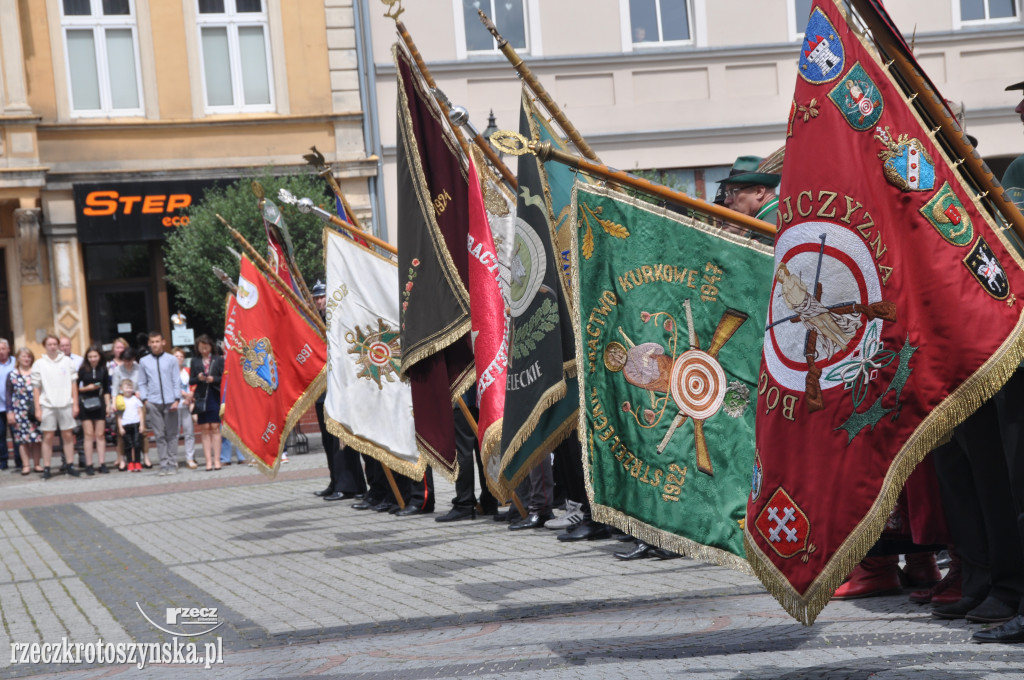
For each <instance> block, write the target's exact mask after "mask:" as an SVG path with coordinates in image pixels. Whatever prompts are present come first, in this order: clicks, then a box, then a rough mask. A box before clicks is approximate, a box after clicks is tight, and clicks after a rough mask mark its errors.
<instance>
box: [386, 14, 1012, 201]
mask: <svg viewBox="0 0 1024 680" xmlns="http://www.w3.org/2000/svg"><path fill="white" fill-rule="evenodd" d="M885 4H886V7H887V9H888V11H889V12H890V14H891V15H892V17H893V19H894V20H895V21H896V23H897V25H898V26H900V27H901V29H902V30H904V31H905V32H906V34H907V36H906V37H907V39H908V41H910V40H913V44H914V48H915V54H916V55H917V58H918V60H919V61H920V62H921V64H922V65H923V66H924V68H925V69H926V71H927V72H928V74H929V75H930V76H931V78H932V80H933V81H934V82H935V83H936V85H937V86H938V88H939V89H940V90H941V91H942V93H943V94H944V95H945V96H946V97H948V98H949V99H951V100H954V101H956V102H962V103H963V105H964V109H965V111H966V127H967V130H968V131H969V132H970V134H972V135H973V136H975V137H977V138H978V140H979V144H978V149H979V151H980V153H982V154H983V155H985V156H986V159H987V160H988V161H989V165H990V166H991V167H992V168H993V169H994V170H996V171H997V174H1001V168H1002V167H1005V164H1006V163H1007V162H1008V160H1009V159H1011V158H1013V157H1015V156H1016V155H1019V154H1021V153H1024V134H1022V128H1021V122H1020V120H1019V118H1018V117H1017V116H1016V115H1015V114H1014V113H1013V108H1014V106H1015V105H1016V103H1017V101H1019V95H1018V93H1010V92H1004V88H1005V86H1006V85H1008V84H1010V83H1013V82H1017V81H1019V80H1021V79H1024V22H1022V19H1021V2H1020V0H888V1H887V2H886V3H885ZM810 6H811V0H714V1H713V2H712V0H559V1H558V2H541V0H435V1H432V2H420V1H417V0H406V2H405V12H404V14H402V16H401V18H402V20H403V22H404V23H405V25H406V27H407V28H408V29H409V32H410V34H411V35H412V37H413V39H414V40H415V41H416V44H417V47H418V48H419V51H420V53H421V54H422V55H423V58H424V59H425V61H426V63H427V65H428V67H429V69H430V71H431V73H432V75H433V78H434V79H435V80H436V81H437V84H438V86H439V87H440V88H441V89H442V90H443V91H444V92H445V93H446V94H447V95H448V97H449V99H450V100H451V101H452V102H453V103H454V104H460V105H462V106H465V107H466V108H467V109H468V110H469V113H470V118H471V120H472V121H473V122H474V125H475V126H476V127H477V128H478V129H481V130H482V129H483V128H484V127H485V126H486V125H487V117H488V113H489V111H491V110H492V109H493V111H494V113H495V115H496V117H497V124H498V127H499V128H505V129H515V128H516V127H517V125H518V120H519V92H520V82H519V80H518V79H517V77H516V75H515V72H514V71H513V70H512V68H511V67H510V66H509V64H508V61H507V60H506V59H505V58H504V57H503V56H502V55H501V54H500V52H498V50H497V47H496V45H495V43H494V41H493V40H492V39H491V37H490V35H489V34H488V33H487V32H486V31H485V30H483V28H482V26H481V24H480V22H479V20H478V19H477V14H476V9H477V8H478V7H479V8H480V9H483V10H484V11H485V12H487V14H488V15H489V16H490V17H491V18H492V19H494V21H495V23H496V25H497V27H498V30H499V31H501V32H502V34H503V35H504V36H505V37H506V38H507V39H508V40H509V42H510V43H511V44H512V45H513V46H514V47H515V48H516V49H517V51H518V52H519V54H520V55H521V56H522V57H523V59H524V61H525V62H526V63H527V65H528V66H529V67H530V68H531V70H532V71H533V72H534V74H535V75H536V76H537V77H538V78H539V80H540V81H541V83H542V84H543V85H544V87H545V88H546V89H547V90H548V92H549V93H550V94H551V96H552V98H553V99H554V100H555V102H556V103H557V104H558V105H559V106H560V107H561V108H562V109H563V111H564V112H565V114H566V115H567V116H568V118H569V119H570V120H571V121H572V122H573V124H574V125H575V126H576V128H577V129H579V131H580V132H581V133H582V135H583V136H584V137H585V138H586V140H587V142H588V143H589V144H590V146H591V147H593V148H594V150H595V151H596V152H597V154H598V155H599V156H600V158H601V160H602V161H603V162H604V163H606V164H608V165H611V166H614V167H617V168H620V169H623V170H629V171H632V170H637V169H644V170H649V169H657V170H659V171H661V174H662V177H663V178H664V179H665V181H666V182H667V183H670V184H673V185H675V186H676V187H678V188H680V189H682V190H683V191H686V192H687V193H689V194H691V195H695V196H698V197H701V198H706V197H709V196H710V197H713V196H714V191H715V187H716V184H715V182H716V181H717V180H718V179H720V178H721V177H722V176H724V175H725V174H726V173H727V172H728V169H729V167H730V166H731V165H732V162H733V161H734V160H735V158H736V157H737V156H740V155H746V154H755V155H760V156H766V155H768V154H770V153H771V152H772V151H774V150H775V149H778V148H779V147H781V146H782V145H783V144H784V143H785V135H786V125H787V120H788V118H789V113H790V107H791V105H792V98H793V88H794V84H795V82H796V78H797V73H796V68H797V60H798V56H799V52H798V51H799V50H800V49H801V44H802V41H803V37H804V36H803V28H804V24H805V23H806V17H807V15H808V13H809V8H810ZM378 9H379V11H376V12H374V13H373V14H372V16H371V17H370V19H371V21H372V26H373V40H374V46H373V47H374V61H375V62H376V64H375V75H376V78H377V81H378V83H379V84H380V85H379V88H378V89H379V99H380V102H381V114H380V117H381V120H382V121H383V124H382V127H383V130H382V139H383V154H384V161H385V171H384V177H385V180H384V184H385V186H386V187H387V203H388V206H389V212H390V214H394V206H395V194H394V191H395V190H394V186H395V182H394V177H395V129H394V122H393V121H394V116H393V115H392V113H391V111H393V110H394V101H395V85H394V82H395V77H394V66H393V62H392V59H391V54H390V45H391V44H392V43H393V42H394V41H395V40H396V35H395V30H394V25H393V22H392V21H391V20H390V19H388V18H385V17H384V16H382V15H383V13H384V10H385V9H386V8H384V7H380V8H378ZM513 163H514V161H513Z"/></svg>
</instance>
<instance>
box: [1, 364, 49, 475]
mask: <svg viewBox="0 0 1024 680" xmlns="http://www.w3.org/2000/svg"><path fill="white" fill-rule="evenodd" d="M14 356H15V359H16V361H17V363H16V365H15V367H14V370H13V371H11V374H10V375H9V376H7V386H6V389H7V405H8V406H7V422H8V423H9V424H10V426H11V431H12V432H13V433H14V444H15V446H19V447H21V449H20V451H21V463H22V468H21V474H23V475H27V474H29V473H30V472H32V471H33V470H35V471H36V472H42V471H43V468H41V467H40V466H39V457H40V456H41V455H42V452H43V450H42V446H43V437H42V435H41V434H40V433H39V427H38V423H36V421H35V403H34V402H33V399H32V364H33V362H35V360H36V356H35V355H34V354H33V353H32V350H30V349H29V348H28V347H22V348H20V349H19V350H18V351H17V352H15V354H14Z"/></svg>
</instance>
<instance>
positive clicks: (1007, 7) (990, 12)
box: [960, 0, 1018, 24]
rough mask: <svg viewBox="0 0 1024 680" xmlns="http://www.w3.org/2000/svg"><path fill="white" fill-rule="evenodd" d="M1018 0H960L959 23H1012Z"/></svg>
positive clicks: (1015, 15) (1016, 13)
mask: <svg viewBox="0 0 1024 680" xmlns="http://www.w3.org/2000/svg"><path fill="white" fill-rule="evenodd" d="M1017 3H1018V0H960V21H961V22H962V23H965V24H968V23H970V24H975V23H983V22H1002V21H1012V20H1014V19H1016V18H1017V17H1018V8H1017Z"/></svg>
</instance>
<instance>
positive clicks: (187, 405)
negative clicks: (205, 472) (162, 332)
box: [171, 347, 199, 470]
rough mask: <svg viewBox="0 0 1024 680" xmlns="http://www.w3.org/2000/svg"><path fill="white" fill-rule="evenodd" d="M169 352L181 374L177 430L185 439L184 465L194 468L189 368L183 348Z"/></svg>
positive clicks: (194, 435) (193, 419)
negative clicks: (175, 360)
mask: <svg viewBox="0 0 1024 680" xmlns="http://www.w3.org/2000/svg"><path fill="white" fill-rule="evenodd" d="M171 354H173V355H174V358H175V359H177V360H178V372H179V374H180V375H181V406H179V407H178V430H179V433H180V434H181V435H182V436H183V437H184V439H185V465H188V467H189V469H190V470H195V469H196V468H197V467H199V466H198V465H196V431H195V422H194V421H195V416H194V415H193V414H192V388H191V387H190V386H189V376H190V375H191V368H190V367H189V366H188V364H186V363H185V350H183V349H182V348H181V347H175V348H173V349H172V350H171Z"/></svg>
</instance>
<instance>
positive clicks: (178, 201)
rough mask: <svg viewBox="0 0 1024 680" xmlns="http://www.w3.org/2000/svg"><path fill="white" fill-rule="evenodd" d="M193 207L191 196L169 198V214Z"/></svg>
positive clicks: (177, 195) (176, 195)
mask: <svg viewBox="0 0 1024 680" xmlns="http://www.w3.org/2000/svg"><path fill="white" fill-rule="evenodd" d="M190 205H192V196H190V195H189V194H171V195H170V196H168V197H167V212H173V211H175V210H177V209H178V208H187V207H189V206H190Z"/></svg>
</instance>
